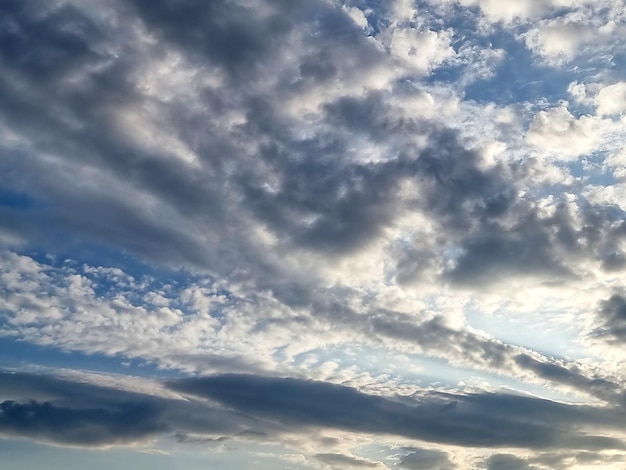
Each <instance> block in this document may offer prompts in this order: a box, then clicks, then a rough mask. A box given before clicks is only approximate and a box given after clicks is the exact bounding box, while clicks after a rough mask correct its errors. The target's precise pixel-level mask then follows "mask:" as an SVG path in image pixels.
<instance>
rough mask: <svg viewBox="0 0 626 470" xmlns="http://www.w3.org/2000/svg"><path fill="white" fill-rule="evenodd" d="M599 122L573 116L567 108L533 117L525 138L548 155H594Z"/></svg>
mask: <svg viewBox="0 0 626 470" xmlns="http://www.w3.org/2000/svg"><path fill="white" fill-rule="evenodd" d="M595 127H596V123H595V121H594V119H593V118H592V117H590V116H581V117H580V118H576V117H574V115H572V114H571V113H570V112H569V111H568V109H567V107H565V106H560V107H558V108H552V109H549V110H547V111H539V113H537V114H536V115H535V117H534V118H533V120H532V122H531V124H530V127H529V128H528V133H527V134H526V138H527V140H528V142H529V143H530V144H532V145H534V146H536V147H538V148H540V149H542V150H544V151H546V152H547V153H548V154H553V155H555V156H557V157H561V158H563V159H572V158H576V157H578V156H580V155H585V154H588V153H591V152H592V151H593V150H594V148H595V146H596V143H597V134H596V131H595Z"/></svg>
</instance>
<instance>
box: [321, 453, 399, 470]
mask: <svg viewBox="0 0 626 470" xmlns="http://www.w3.org/2000/svg"><path fill="white" fill-rule="evenodd" d="M314 457H315V458H316V459H317V460H319V461H320V462H322V463H324V464H326V465H329V466H331V468H387V467H386V466H384V465H383V464H381V463H380V462H374V461H371V460H365V459H359V458H355V457H351V456H348V455H343V454H316V455H315V456H314Z"/></svg>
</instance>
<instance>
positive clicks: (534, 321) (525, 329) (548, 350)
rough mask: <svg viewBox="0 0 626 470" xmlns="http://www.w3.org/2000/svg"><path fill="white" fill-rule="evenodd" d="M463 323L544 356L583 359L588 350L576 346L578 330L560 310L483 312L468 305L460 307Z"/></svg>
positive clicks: (579, 329)
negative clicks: (487, 313)
mask: <svg viewBox="0 0 626 470" xmlns="http://www.w3.org/2000/svg"><path fill="white" fill-rule="evenodd" d="M464 313H465V317H466V319H467V323H468V324H469V325H470V326H471V327H472V328H476V329H477V330H480V331H484V332H485V333H487V334H489V335H491V336H493V337H494V338H496V339H498V340H500V341H502V342H504V343H506V344H511V345H517V346H522V347H526V348H531V349H533V350H535V351H537V352H539V353H542V354H544V355H545V356H548V357H561V358H562V357H568V358H569V359H574V360H576V359H584V358H586V357H588V356H589V354H588V351H585V350H583V349H581V348H580V347H579V346H578V341H577V339H578V338H579V337H580V335H581V333H582V330H581V327H580V324H579V323H577V322H566V321H564V320H563V318H562V315H564V312H559V311H547V310H541V311H537V312H534V313H527V312H525V313H523V314H520V313H515V312H510V311H506V310H502V311H501V312H496V313H494V314H491V315H485V314H484V313H482V312H481V311H479V310H477V309H475V308H473V307H471V306H469V307H466V308H465V309H464Z"/></svg>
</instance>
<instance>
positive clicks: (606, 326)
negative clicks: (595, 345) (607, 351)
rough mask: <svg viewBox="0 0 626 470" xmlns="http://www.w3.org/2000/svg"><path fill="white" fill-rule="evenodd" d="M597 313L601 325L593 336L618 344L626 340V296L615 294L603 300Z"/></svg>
mask: <svg viewBox="0 0 626 470" xmlns="http://www.w3.org/2000/svg"><path fill="white" fill-rule="evenodd" d="M596 315H597V318H598V320H599V323H600V325H599V326H598V327H597V328H596V329H595V330H594V331H593V332H592V336H594V337H597V338H602V339H604V340H606V341H608V342H610V343H616V344H621V343H623V342H624V341H626V297H624V296H623V295H622V294H620V293H615V294H613V295H612V296H611V297H610V298H609V299H608V300H604V301H602V302H601V304H600V307H599V309H598V311H597V313H596Z"/></svg>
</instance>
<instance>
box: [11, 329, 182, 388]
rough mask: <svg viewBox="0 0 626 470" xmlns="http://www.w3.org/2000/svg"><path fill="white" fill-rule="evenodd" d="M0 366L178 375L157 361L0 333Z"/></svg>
mask: <svg viewBox="0 0 626 470" xmlns="http://www.w3.org/2000/svg"><path fill="white" fill-rule="evenodd" d="M0 351H1V352H2V353H1V354H0V368H2V369H11V370H27V369H29V368H32V367H35V368H37V367H44V368H51V369H62V368H65V369H78V370H89V371H92V372H100V373H110V374H125V375H133V376H138V377H152V378H153V377H162V378H174V377H179V376H181V373H180V372H179V371H176V370H170V369H163V368H160V367H158V365H157V364H155V363H152V362H150V361H145V360H141V359H129V358H126V357H123V356H119V355H116V356H110V355H104V354H97V353H92V354H86V353H83V352H80V351H68V350H64V349H61V348H57V347H54V346H44V345H37V344H33V343H30V342H27V341H23V340H21V339H16V338H11V337H2V336H0Z"/></svg>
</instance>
